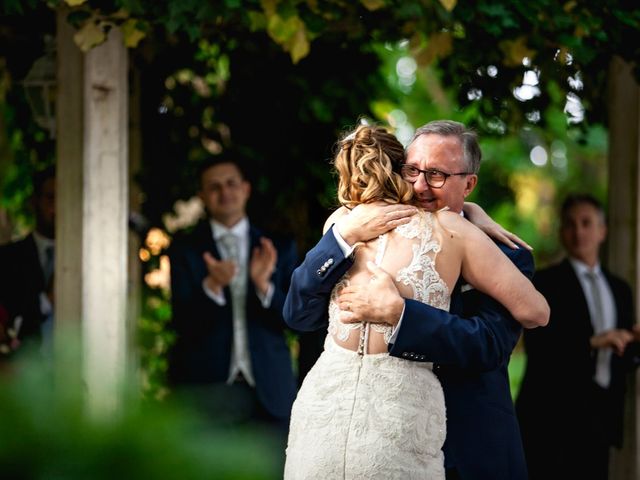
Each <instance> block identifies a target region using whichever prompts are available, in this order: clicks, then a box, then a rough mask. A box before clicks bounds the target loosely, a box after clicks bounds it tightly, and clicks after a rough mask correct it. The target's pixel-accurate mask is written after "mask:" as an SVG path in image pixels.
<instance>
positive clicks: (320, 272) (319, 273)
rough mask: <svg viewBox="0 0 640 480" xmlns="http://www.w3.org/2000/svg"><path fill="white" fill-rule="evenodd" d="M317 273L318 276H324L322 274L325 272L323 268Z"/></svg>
mask: <svg viewBox="0 0 640 480" xmlns="http://www.w3.org/2000/svg"><path fill="white" fill-rule="evenodd" d="M316 273H317V274H318V275H320V276H322V274H323V273H324V272H323V271H322V269H321V268H319V269H318V270H317V271H316Z"/></svg>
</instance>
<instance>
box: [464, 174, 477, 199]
mask: <svg viewBox="0 0 640 480" xmlns="http://www.w3.org/2000/svg"><path fill="white" fill-rule="evenodd" d="M477 184H478V175H476V174H475V173H473V174H471V175H467V177H466V183H465V185H464V196H465V198H466V197H467V196H468V195H470V194H471V192H473V189H474V188H476V185H477Z"/></svg>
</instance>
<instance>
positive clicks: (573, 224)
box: [560, 203, 607, 264]
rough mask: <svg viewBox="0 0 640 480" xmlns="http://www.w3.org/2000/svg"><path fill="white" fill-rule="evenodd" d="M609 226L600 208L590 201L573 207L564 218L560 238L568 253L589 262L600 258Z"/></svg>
mask: <svg viewBox="0 0 640 480" xmlns="http://www.w3.org/2000/svg"><path fill="white" fill-rule="evenodd" d="M606 236H607V227H606V225H605V224H604V219H603V218H602V216H601V215H600V213H599V212H598V210H597V209H596V208H595V207H594V206H593V205H591V204H589V203H578V204H576V205H574V206H573V207H571V208H570V209H569V210H568V211H567V213H566V215H565V217H564V218H563V219H562V225H561V227H560V239H561V240H562V244H563V245H564V248H565V249H566V250H567V253H568V254H569V255H570V256H572V257H574V258H576V259H578V260H581V261H583V262H585V263H587V264H591V263H592V262H595V261H596V260H597V258H598V253H599V251H600V245H602V243H603V242H604V240H605V238H606Z"/></svg>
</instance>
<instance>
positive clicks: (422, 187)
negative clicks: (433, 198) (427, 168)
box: [413, 173, 431, 193]
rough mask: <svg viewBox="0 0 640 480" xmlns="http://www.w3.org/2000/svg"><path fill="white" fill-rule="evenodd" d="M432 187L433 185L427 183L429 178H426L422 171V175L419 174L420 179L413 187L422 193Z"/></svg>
mask: <svg viewBox="0 0 640 480" xmlns="http://www.w3.org/2000/svg"><path fill="white" fill-rule="evenodd" d="M430 188H431V186H430V185H429V184H428V183H427V179H426V178H425V176H424V173H420V175H418V179H417V180H416V181H415V183H414V184H413V189H414V190H415V191H416V192H418V193H420V192H426V191H427V190H429V189H430Z"/></svg>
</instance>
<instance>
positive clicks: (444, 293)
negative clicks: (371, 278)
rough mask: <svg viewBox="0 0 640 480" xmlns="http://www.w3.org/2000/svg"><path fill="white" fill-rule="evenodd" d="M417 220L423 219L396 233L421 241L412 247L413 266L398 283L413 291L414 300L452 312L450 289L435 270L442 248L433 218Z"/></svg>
mask: <svg viewBox="0 0 640 480" xmlns="http://www.w3.org/2000/svg"><path fill="white" fill-rule="evenodd" d="M416 217H419V218H420V221H419V222H409V223H408V224H406V225H401V226H400V227H398V228H397V229H396V231H397V232H398V233H399V234H400V235H403V236H405V237H406V238H420V242H419V244H414V245H413V259H412V261H411V263H410V264H409V265H407V266H406V267H405V268H403V269H401V270H399V271H398V275H397V276H396V281H397V282H399V283H401V284H403V285H406V286H408V287H411V289H412V291H413V298H414V299H415V300H418V301H420V302H423V303H426V304H428V305H431V306H434V307H436V308H441V309H443V310H449V303H450V300H451V296H450V293H449V288H448V287H447V284H446V283H444V281H443V280H442V278H440V274H439V273H438V271H437V270H436V256H437V255H438V253H439V252H440V250H441V248H442V245H441V243H440V242H439V241H438V239H437V238H435V237H434V234H433V232H434V228H433V221H434V215H433V214H430V213H424V214H422V215H416ZM421 233H422V235H421Z"/></svg>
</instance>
